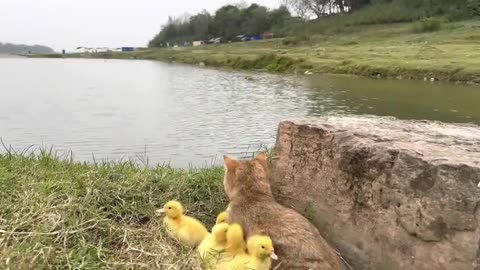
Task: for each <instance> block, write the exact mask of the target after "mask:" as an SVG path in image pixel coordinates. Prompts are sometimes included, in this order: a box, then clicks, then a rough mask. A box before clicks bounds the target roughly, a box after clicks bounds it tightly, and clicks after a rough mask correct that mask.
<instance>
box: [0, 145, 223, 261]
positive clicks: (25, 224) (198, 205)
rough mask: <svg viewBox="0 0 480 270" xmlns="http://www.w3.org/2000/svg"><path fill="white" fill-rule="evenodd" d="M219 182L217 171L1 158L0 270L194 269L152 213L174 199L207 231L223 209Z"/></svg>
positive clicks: (47, 156)
mask: <svg viewBox="0 0 480 270" xmlns="http://www.w3.org/2000/svg"><path fill="white" fill-rule="evenodd" d="M222 178H223V170H222V168H209V169H189V170H180V169H173V168H170V167H168V166H157V167H154V168H146V167H141V166H138V165H136V164H135V163H134V162H123V163H116V164H113V163H103V164H85V163H75V162H72V161H71V160H70V159H69V158H68V157H65V158H62V157H58V156H55V154H54V153H53V152H52V151H51V150H43V151H41V152H40V154H38V155H34V154H25V153H13V152H7V153H5V154H0V269H8V268H9V267H10V269H33V268H35V269H67V268H70V269H71V268H74V269H99V268H102V269H152V268H155V269H200V267H199V266H200V262H199V260H198V258H197V256H196V254H195V251H194V250H191V249H188V248H185V247H182V246H181V245H179V244H178V243H176V242H175V241H174V240H172V239H170V238H169V237H168V236H167V234H165V233H164V232H163V231H162V229H161V220H159V219H158V218H156V217H155V216H154V210H155V209H157V208H159V207H160V206H162V205H163V204H164V203H165V202H166V201H168V200H170V199H177V200H180V201H181V202H183V203H184V204H185V208H186V209H187V214H189V215H192V216H195V217H197V218H199V219H200V220H202V221H203V222H205V224H206V225H207V226H208V227H211V226H212V225H213V223H214V220H215V216H216V214H217V213H219V212H220V211H222V210H223V209H224V208H225V206H226V200H225V197H224V195H223V187H222Z"/></svg>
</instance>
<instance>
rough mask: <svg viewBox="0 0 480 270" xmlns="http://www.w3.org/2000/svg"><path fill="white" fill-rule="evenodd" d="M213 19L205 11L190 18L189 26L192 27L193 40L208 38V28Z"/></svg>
mask: <svg viewBox="0 0 480 270" xmlns="http://www.w3.org/2000/svg"><path fill="white" fill-rule="evenodd" d="M212 21H213V19H212V16H211V15H210V13H208V12H207V11H206V10H204V11H202V12H201V13H199V14H197V15H195V16H192V17H190V26H191V27H192V29H191V31H192V35H193V38H194V39H195V40H199V39H203V38H205V37H208V36H209V27H210V25H211V23H212Z"/></svg>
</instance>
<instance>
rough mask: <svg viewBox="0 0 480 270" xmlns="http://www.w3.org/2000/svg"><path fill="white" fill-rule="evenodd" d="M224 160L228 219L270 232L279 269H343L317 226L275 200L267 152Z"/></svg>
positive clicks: (256, 230) (250, 231) (248, 228)
mask: <svg viewBox="0 0 480 270" xmlns="http://www.w3.org/2000/svg"><path fill="white" fill-rule="evenodd" d="M224 161H225V178H224V188H225V192H226V193H227V196H228V198H229V200H230V204H229V208H228V215H227V216H228V222H229V223H239V224H241V225H242V227H243V228H244V230H245V234H246V235H247V236H249V235H255V234H263V235H268V236H270V237H271V238H272V240H273V244H274V246H275V251H276V253H277V255H278V259H279V260H278V262H277V265H278V263H280V264H279V268H276V269H286V270H287V269H288V270H296V269H299V270H300V269H302V270H307V269H311V270H321V269H328V270H336V269H343V267H342V264H341V262H340V259H339V257H338V256H337V255H336V254H335V253H334V251H333V249H332V248H331V247H330V246H329V245H328V244H327V242H326V241H325V240H324V239H323V237H322V236H321V235H320V233H319V232H318V230H317V229H316V228H315V227H314V226H313V225H312V224H310V222H308V220H307V219H306V218H304V217H303V216H302V215H300V214H299V213H297V212H295V211H294V210H292V209H289V208H286V207H284V206H281V205H280V204H278V203H277V202H276V201H275V199H274V198H273V195H272V191H271V187H270V180H269V172H268V164H267V160H266V157H265V155H264V154H259V155H258V156H257V157H256V158H255V159H254V160H247V161H236V160H233V159H230V158H228V157H226V156H225V157H224ZM275 267H276V265H274V266H273V269H275Z"/></svg>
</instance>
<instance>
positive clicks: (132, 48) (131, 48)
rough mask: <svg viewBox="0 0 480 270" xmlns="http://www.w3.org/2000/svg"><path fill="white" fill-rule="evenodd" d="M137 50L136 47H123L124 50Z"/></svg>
mask: <svg viewBox="0 0 480 270" xmlns="http://www.w3.org/2000/svg"><path fill="white" fill-rule="evenodd" d="M133 51H135V48H134V47H122V52H133Z"/></svg>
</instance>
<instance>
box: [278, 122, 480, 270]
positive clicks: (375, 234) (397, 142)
mask: <svg viewBox="0 0 480 270" xmlns="http://www.w3.org/2000/svg"><path fill="white" fill-rule="evenodd" d="M479 182H480V128H479V127H477V126H474V125H453V124H442V123H436V122H423V121H400V120H395V119H391V118H373V117H360V118H356V117H325V118H320V119H315V120H294V121H284V122H282V123H281V124H280V126H279V130H278V137H277V143H276V149H275V158H274V159H273V162H272V185H273V190H274V192H275V195H276V197H277V199H278V201H279V202H280V203H282V204H284V205H287V206H290V207H292V208H295V209H297V210H298V211H300V212H302V213H304V214H305V215H306V216H307V217H308V218H310V219H311V220H312V222H313V223H314V224H315V225H316V226H317V227H318V228H319V230H320V231H321V233H322V234H323V236H324V237H325V238H326V239H327V240H328V241H329V242H330V243H331V244H332V245H333V246H334V247H335V248H336V249H337V251H339V252H340V253H341V254H342V255H343V257H344V258H345V259H346V260H347V261H348V262H349V264H350V265H351V266H352V268H353V269H356V270H359V269H417V270H421V269H449V270H450V269H459V270H460V269H480V248H479V241H480V226H479V211H478V208H479V207H478V206H479V205H480V204H479V201H480V188H478V187H477V185H478V184H479Z"/></svg>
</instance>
